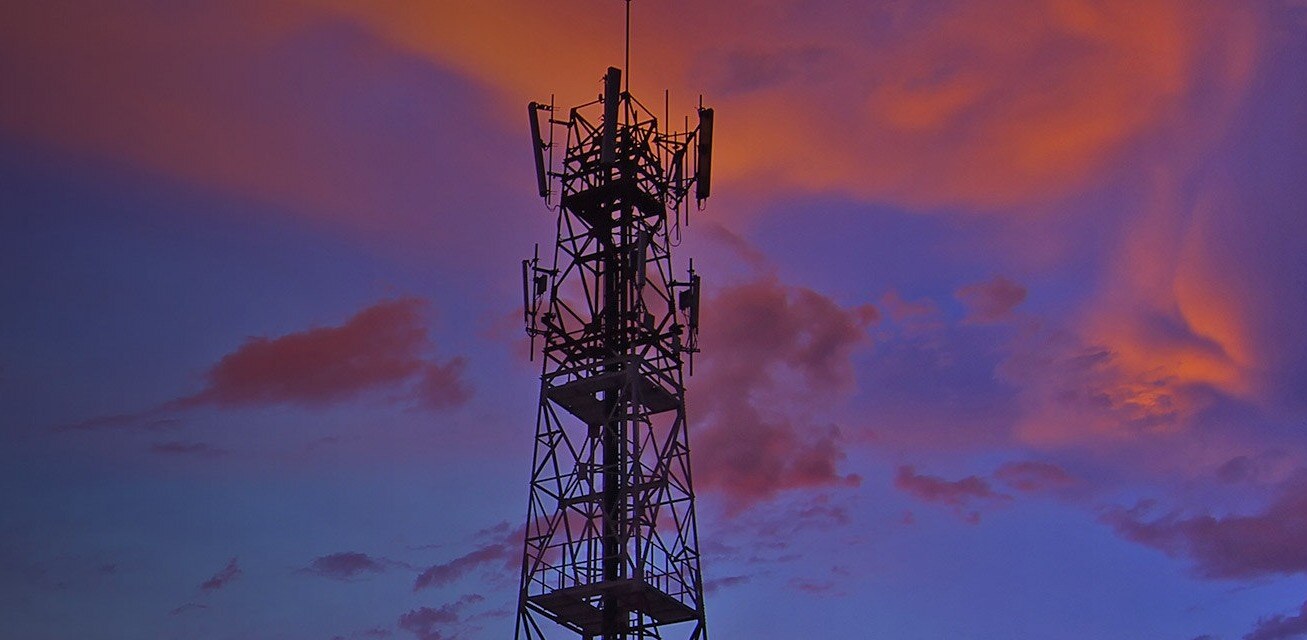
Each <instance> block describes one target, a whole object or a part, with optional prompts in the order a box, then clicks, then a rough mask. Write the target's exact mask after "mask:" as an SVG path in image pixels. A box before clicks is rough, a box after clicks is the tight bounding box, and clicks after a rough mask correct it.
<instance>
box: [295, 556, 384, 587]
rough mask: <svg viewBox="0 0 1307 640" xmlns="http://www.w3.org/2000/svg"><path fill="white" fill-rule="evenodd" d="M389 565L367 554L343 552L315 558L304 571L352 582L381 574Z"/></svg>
mask: <svg viewBox="0 0 1307 640" xmlns="http://www.w3.org/2000/svg"><path fill="white" fill-rule="evenodd" d="M389 564H390V562H389V561H387V560H380V559H377V558H373V557H371V556H369V555H367V554H366V553H358V552H356V551H343V552H340V553H332V554H328V555H325V556H321V557H319V558H314V559H313V562H310V563H309V566H308V567H307V568H305V569H304V571H306V572H308V573H313V574H317V575H320V576H322V577H324V578H331V579H333V580H350V579H352V578H356V577H358V576H359V575H362V574H364V573H381V572H383V571H385V570H386V569H387V568H388V566H389Z"/></svg>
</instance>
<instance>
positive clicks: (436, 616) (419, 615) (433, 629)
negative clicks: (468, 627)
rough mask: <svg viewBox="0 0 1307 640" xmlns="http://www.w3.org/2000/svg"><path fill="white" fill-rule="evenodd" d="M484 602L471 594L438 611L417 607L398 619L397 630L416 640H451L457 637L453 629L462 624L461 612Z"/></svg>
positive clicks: (481, 598)
mask: <svg viewBox="0 0 1307 640" xmlns="http://www.w3.org/2000/svg"><path fill="white" fill-rule="evenodd" d="M484 600H485V598H484V597H482V596H480V595H478V594H475V593H473V594H468V595H465V596H463V597H461V598H459V599H458V600H457V601H456V602H453V603H450V604H446V605H441V606H440V608H438V609H432V608H430V607H419V608H417V609H414V610H412V611H409V612H408V613H405V614H403V615H401V616H400V617H399V628H400V629H403V630H405V631H408V632H410V633H412V634H413V635H414V636H416V637H417V638H418V640H452V639H453V638H456V637H458V632H457V631H455V630H453V628H454V627H456V626H457V625H458V624H460V623H461V622H463V617H462V610H463V609H464V608H465V607H467V606H468V605H471V604H476V603H479V602H482V601H484Z"/></svg>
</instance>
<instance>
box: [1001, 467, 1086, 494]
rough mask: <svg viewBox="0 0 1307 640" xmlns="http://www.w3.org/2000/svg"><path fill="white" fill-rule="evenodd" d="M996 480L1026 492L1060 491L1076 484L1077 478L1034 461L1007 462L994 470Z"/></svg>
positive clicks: (1064, 471)
mask: <svg viewBox="0 0 1307 640" xmlns="http://www.w3.org/2000/svg"><path fill="white" fill-rule="evenodd" d="M994 479H995V480H997V481H999V482H1001V483H1003V484H1005V485H1007V486H1008V487H1009V488H1012V489H1016V490H1017V491H1025V492H1032V491H1044V490H1047V489H1058V488H1062V487H1066V486H1068V485H1071V484H1074V483H1075V478H1072V477H1071V474H1069V473H1067V472H1066V470H1065V469H1063V468H1062V467H1059V466H1057V465H1055V464H1051V463H1048V462H1038V461H1034V460H1026V461H1022V462H1005V463H1003V464H1002V465H1000V466H999V468H998V469H996V470H994Z"/></svg>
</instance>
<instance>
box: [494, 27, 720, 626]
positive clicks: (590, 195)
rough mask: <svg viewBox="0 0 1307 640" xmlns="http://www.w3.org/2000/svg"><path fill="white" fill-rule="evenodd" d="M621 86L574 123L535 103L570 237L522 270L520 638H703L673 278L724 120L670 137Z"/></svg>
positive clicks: (534, 134)
mask: <svg viewBox="0 0 1307 640" xmlns="http://www.w3.org/2000/svg"><path fill="white" fill-rule="evenodd" d="M627 15H628V20H627V24H628V28H629V23H630V21H629V4H628V14H627ZM628 43H629V37H628ZM628 51H629V46H628ZM628 57H629V56H628ZM628 66H629V65H628ZM621 79H622V72H621V70H620V69H617V68H615V67H610V68H609V69H608V72H607V74H606V75H605V76H604V80H603V93H602V96H600V98H599V99H598V100H596V101H594V102H590V103H587V104H584V105H581V106H578V107H575V108H573V109H571V110H570V111H568V112H567V115H566V117H565V118H559V117H557V115H556V111H555V108H554V106H553V104H552V100H551V103H550V104H548V105H544V104H539V103H535V102H532V103H531V104H530V105H529V106H528V111H529V114H530V123H531V142H532V146H533V148H534V151H535V166H536V177H537V180H538V187H539V191H540V195H541V197H544V198H545V199H546V201H547V202H551V203H552V196H553V195H554V193H555V189H557V193H558V198H557V205H558V206H557V213H558V239H557V242H556V243H555V245H554V257H553V263H552V266H551V267H545V266H542V265H541V264H540V257H539V249H538V247H537V251H536V257H534V258H532V259H530V260H524V261H523V262H522V280H523V307H524V308H523V312H524V320H525V322H526V325H527V333H528V334H529V335H530V336H531V349H532V353H533V354H534V352H535V348H536V347H535V345H536V338H540V341H541V342H542V343H543V344H542V346H541V348H540V354H541V356H542V361H543V372H542V374H541V382H540V405H539V412H538V414H537V423H536V438H535V453H534V456H533V460H532V467H531V491H530V493H531V496H530V502H529V507H528V512H527V522H526V540H525V550H524V553H523V558H522V580H521V591H520V592H519V596H518V614H517V629H516V636H515V637H516V638H517V640H537V639H550V638H570V637H575V636H577V635H579V636H581V637H583V638H586V639H590V638H603V639H604V640H624V639H627V638H664V637H666V638H671V637H681V638H689V639H690V640H697V639H700V638H704V639H706V638H707V630H706V628H705V626H704V602H703V579H702V576H701V575H700V570H699V541H698V530H697V528H696V525H695V516H694V490H693V486H692V484H691V481H690V458H689V454H690V450H689V442H688V438H687V434H686V418H685V384H684V379H683V376H682V369H683V367H685V366H686V365H689V366H690V367H691V368H692V367H693V360H692V358H693V354H694V353H695V352H696V351H697V350H698V349H697V345H696V342H697V335H698V328H699V289H700V287H699V276H698V275H696V274H695V272H694V268H693V263H691V266H690V270H689V274H688V276H687V277H686V278H685V279H684V280H677V279H675V278H674V277H673V275H672V256H671V250H672V248H673V247H674V246H675V245H676V244H678V243H679V240H680V232H681V227H682V224H683V223H684V222H685V221H686V220H688V215H689V211H690V201H691V196H693V200H694V201H695V202H696V203H698V204H701V203H702V202H703V200H704V199H706V198H707V197H708V194H709V187H710V180H711V177H710V167H711V155H712V131H713V111H712V109H705V108H703V107H702V106H700V108H699V110H698V122H697V126H696V127H695V128H694V129H693V130H688V131H683V132H669V131H665V130H664V129H663V128H660V124H662V125H663V126H664V127H665V126H666V124H667V117H666V115H664V118H663V121H662V122H661V123H660V122H659V120H658V119H657V118H656V117H654V115H653V114H652V113H651V112H650V111H649V110H648V109H646V108H645V107H644V106H643V105H642V104H641V103H640V102H639V101H637V100H636V99H635V98H634V97H632V96H631V94H630V93H629V91H625V90H623V89H622V82H621ZM664 111H666V107H664ZM687 122H688V120H687ZM686 128H687V129H688V126H687V127H686ZM542 132H547V135H546V134H544V133H542ZM556 132H557V133H560V135H559V142H560V143H562V146H561V148H559V146H558V145H556V143H555V142H554V134H555V133H556ZM564 137H565V142H563V140H564ZM555 151H561V155H562V157H561V159H560V160H559V162H558V164H557V165H555V157H554V156H555Z"/></svg>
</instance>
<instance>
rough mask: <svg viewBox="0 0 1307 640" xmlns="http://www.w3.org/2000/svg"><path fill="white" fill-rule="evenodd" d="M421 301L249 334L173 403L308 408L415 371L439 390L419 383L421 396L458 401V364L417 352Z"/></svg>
mask: <svg viewBox="0 0 1307 640" xmlns="http://www.w3.org/2000/svg"><path fill="white" fill-rule="evenodd" d="M422 306H423V303H422V301H420V300H418V299H416V298H402V299H398V300H388V301H384V302H380V303H377V304H375V305H373V306H371V307H368V308H366V309H364V310H362V311H360V312H359V313H357V314H356V315H355V316H354V317H352V318H350V319H349V320H347V321H346V322H345V323H344V324H341V325H338V326H334V327H320V328H314V329H308V330H305V331H301V332H298V333H291V334H287V335H284V336H281V337H278V338H263V337H258V338H250V339H248V340H246V342H245V344H243V345H241V346H240V348H238V349H237V350H236V351H234V352H232V353H230V354H228V355H226V356H223V358H222V359H221V360H220V361H218V364H216V365H214V366H213V368H211V369H210V370H209V372H208V374H207V375H206V378H207V379H208V386H207V387H206V388H205V389H204V391H201V392H200V393H199V394H197V395H195V396H192V397H190V398H186V399H183V400H180V401H178V402H179V404H181V405H189V404H216V405H218V406H224V407H238V406H250V405H268V404H282V403H284V404H297V405H301V406H309V407H316V406H324V405H328V404H333V403H337V402H340V401H342V400H347V399H350V398H353V397H356V396H358V395H360V394H362V393H365V392H367V391H371V390H375V389H378V388H384V387H392V386H396V385H400V384H403V383H407V382H410V381H412V380H413V379H415V378H417V377H419V376H425V379H424V383H425V382H426V380H427V379H429V380H431V381H432V384H433V385H436V384H443V385H444V386H445V387H446V388H445V389H430V390H428V389H425V384H424V389H423V391H422V394H421V395H422V396H423V397H434V398H441V399H445V398H446V397H447V399H448V400H450V401H453V402H455V403H456V402H460V401H461V400H462V399H465V398H466V393H467V392H466V391H465V390H463V389H462V388H461V386H460V385H461V384H462V383H461V382H460V381H459V380H458V377H457V373H458V371H459V369H460V368H461V366H462V364H461V361H454V362H451V363H449V364H447V365H443V366H442V365H438V364H436V363H428V362H426V361H424V360H423V359H422V358H421V357H420V356H419V354H420V353H421V352H422V351H424V350H426V349H427V348H428V347H429V343H428V339H427V331H426V328H425V327H424V326H423V324H422V313H421V310H422ZM433 372H434V373H433ZM442 393H443V394H447V396H445V395H441V394H442Z"/></svg>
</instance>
